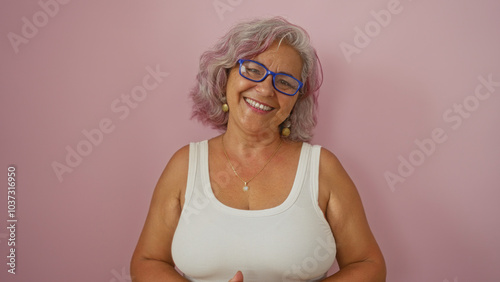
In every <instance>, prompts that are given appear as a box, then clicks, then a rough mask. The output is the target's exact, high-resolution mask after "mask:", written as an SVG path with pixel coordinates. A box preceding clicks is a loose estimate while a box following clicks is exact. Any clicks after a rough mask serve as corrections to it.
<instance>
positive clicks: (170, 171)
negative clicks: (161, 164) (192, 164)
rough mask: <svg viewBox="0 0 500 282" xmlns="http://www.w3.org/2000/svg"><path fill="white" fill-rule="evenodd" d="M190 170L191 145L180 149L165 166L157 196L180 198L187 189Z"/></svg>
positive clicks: (156, 192) (158, 184) (157, 188)
mask: <svg viewBox="0 0 500 282" xmlns="http://www.w3.org/2000/svg"><path fill="white" fill-rule="evenodd" d="M188 168H189V145H185V146H183V147H181V148H180V149H178V150H177V151H176V152H175V153H174V154H173V155H172V157H171V158H170V160H169V161H168V163H167V165H166V166H165V168H164V170H163V172H162V174H161V176H160V178H159V179H158V183H157V187H156V191H155V194H157V195H158V196H159V197H161V198H163V197H166V196H169V197H172V196H174V197H175V198H179V197H180V195H181V194H182V193H181V192H182V191H183V190H184V189H185V186H186V183H187V175H188Z"/></svg>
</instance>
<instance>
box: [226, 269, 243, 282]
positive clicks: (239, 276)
mask: <svg viewBox="0 0 500 282" xmlns="http://www.w3.org/2000/svg"><path fill="white" fill-rule="evenodd" d="M229 282H243V273H241V271H239V270H238V272H236V274H235V275H234V276H233V278H231V280H229Z"/></svg>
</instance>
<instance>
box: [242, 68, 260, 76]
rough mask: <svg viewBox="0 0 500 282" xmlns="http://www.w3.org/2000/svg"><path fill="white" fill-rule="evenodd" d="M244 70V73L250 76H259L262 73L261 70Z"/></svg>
mask: <svg viewBox="0 0 500 282" xmlns="http://www.w3.org/2000/svg"><path fill="white" fill-rule="evenodd" d="M245 69H246V72H248V73H250V74H254V75H260V74H261V73H262V72H261V70H259V69H256V68H250V67H246V68H245Z"/></svg>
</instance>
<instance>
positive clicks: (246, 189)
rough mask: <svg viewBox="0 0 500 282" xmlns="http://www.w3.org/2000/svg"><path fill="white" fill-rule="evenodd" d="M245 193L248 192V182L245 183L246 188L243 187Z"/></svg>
mask: <svg viewBox="0 0 500 282" xmlns="http://www.w3.org/2000/svg"><path fill="white" fill-rule="evenodd" d="M243 191H245V192H246V191H248V185H247V183H246V182H245V186H243Z"/></svg>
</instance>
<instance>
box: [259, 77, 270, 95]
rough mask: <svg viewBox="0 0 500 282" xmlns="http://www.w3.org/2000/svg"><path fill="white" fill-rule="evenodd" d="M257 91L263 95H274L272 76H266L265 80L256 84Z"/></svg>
mask: <svg viewBox="0 0 500 282" xmlns="http://www.w3.org/2000/svg"><path fill="white" fill-rule="evenodd" d="M257 91H259V92H260V93H262V94H263V95H269V96H272V95H274V86H273V76H272V75H268V76H267V77H266V79H264V80H263V81H261V82H258V83H257Z"/></svg>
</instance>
